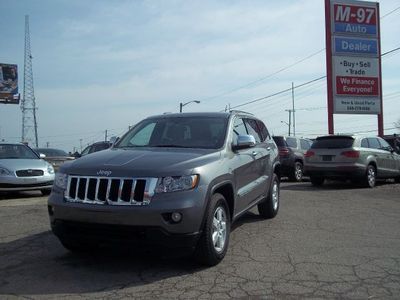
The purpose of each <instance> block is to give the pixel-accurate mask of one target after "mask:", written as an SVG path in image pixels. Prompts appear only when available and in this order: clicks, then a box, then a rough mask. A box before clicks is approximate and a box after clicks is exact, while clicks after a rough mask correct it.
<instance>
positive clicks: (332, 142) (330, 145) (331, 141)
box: [311, 137, 354, 149]
mask: <svg viewBox="0 0 400 300" xmlns="http://www.w3.org/2000/svg"><path fill="white" fill-rule="evenodd" d="M353 142H354V139H353V138H352V137H327V138H319V139H317V140H316V141H315V142H314V143H313V144H312V146H311V148H312V149H341V148H351V147H352V146H353Z"/></svg>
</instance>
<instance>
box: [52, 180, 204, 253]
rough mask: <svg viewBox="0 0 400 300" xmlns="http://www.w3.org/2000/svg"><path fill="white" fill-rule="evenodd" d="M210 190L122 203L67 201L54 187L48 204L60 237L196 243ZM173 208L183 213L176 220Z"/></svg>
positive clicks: (101, 240) (192, 244)
mask: <svg viewBox="0 0 400 300" xmlns="http://www.w3.org/2000/svg"><path fill="white" fill-rule="evenodd" d="M206 194H207V190H206V187H205V186H198V187H197V188H196V189H194V190H191V191H182V192H174V193H162V194H156V195H154V196H153V198H152V199H151V202H150V204H148V205H142V206H134V205H133V206H130V205H124V206H118V205H107V204H86V203H73V202H67V201H65V199H64V195H63V193H62V192H60V191H57V190H56V189H53V192H52V193H51V195H50V197H49V200H48V205H49V216H50V223H51V227H52V230H53V232H54V234H55V235H57V236H58V237H59V238H60V239H62V238H66V239H68V238H72V239H74V240H85V239H92V240H96V241H99V242H100V243H102V242H105V243H109V242H123V243H140V244H151V245H163V246H170V247H182V246H183V247H192V246H194V245H195V244H196V242H197V238H198V236H199V234H200V232H201V226H202V222H203V215H204V211H205V208H206V200H205V199H207V196H206ZM173 212H179V213H180V214H181V215H182V220H181V221H180V222H177V223H175V222H173V221H172V220H171V219H170V218H169V216H170V215H171V214H172V213H173Z"/></svg>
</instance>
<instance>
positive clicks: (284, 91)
mask: <svg viewBox="0 0 400 300" xmlns="http://www.w3.org/2000/svg"><path fill="white" fill-rule="evenodd" d="M325 77H326V76H321V77H318V78H316V79H313V80H310V81H307V82H305V83H302V84H300V85H297V86H295V87H293V88H294V89H297V88H300V87H302V86H305V85H308V84H310V83H313V82H315V81H318V80H321V79H324V78H325ZM291 90H292V88H288V89H285V90H282V91H279V92H276V93H274V94H271V95H268V96H265V97H261V98H257V99H254V100H251V101H248V102H245V103H242V104H239V105H236V106H232V107H231V108H238V107H242V106H245V105H248V104H251V103H255V102H258V101H261V100H265V99H268V98H272V97H275V96H278V95H280V94H283V93H287V92H289V91H291Z"/></svg>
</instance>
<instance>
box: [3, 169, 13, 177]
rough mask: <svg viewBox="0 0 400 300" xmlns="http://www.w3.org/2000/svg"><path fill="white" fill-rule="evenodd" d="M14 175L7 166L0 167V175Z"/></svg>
mask: <svg viewBox="0 0 400 300" xmlns="http://www.w3.org/2000/svg"><path fill="white" fill-rule="evenodd" d="M10 175H12V173H11V171H10V170H8V169H6V168H0V176H10Z"/></svg>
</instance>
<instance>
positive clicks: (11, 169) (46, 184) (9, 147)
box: [0, 143, 54, 195]
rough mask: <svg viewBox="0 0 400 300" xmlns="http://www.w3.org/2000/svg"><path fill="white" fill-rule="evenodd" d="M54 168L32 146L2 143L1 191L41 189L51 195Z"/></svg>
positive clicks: (0, 155) (0, 146) (0, 145)
mask: <svg viewBox="0 0 400 300" xmlns="http://www.w3.org/2000/svg"><path fill="white" fill-rule="evenodd" d="M53 181H54V169H53V167H52V165H51V164H49V163H48V162H46V161H44V160H43V159H41V158H40V157H39V156H38V155H37V154H36V153H35V152H34V151H33V150H32V149H31V148H29V147H28V146H26V145H24V144H19V143H0V191H5V192H11V191H31V190H40V191H41V192H42V194H43V195H49V194H50V191H51V188H52V186H53Z"/></svg>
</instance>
